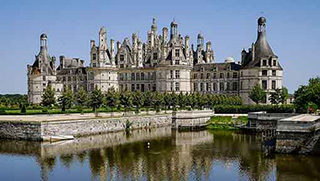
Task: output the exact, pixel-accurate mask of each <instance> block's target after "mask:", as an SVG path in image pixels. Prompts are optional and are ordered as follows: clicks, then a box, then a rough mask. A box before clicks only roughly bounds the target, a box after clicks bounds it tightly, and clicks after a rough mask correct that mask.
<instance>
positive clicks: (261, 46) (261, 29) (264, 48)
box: [254, 17, 274, 60]
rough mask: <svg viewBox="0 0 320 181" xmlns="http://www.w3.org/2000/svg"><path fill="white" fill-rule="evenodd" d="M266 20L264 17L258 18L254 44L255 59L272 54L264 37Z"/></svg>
mask: <svg viewBox="0 0 320 181" xmlns="http://www.w3.org/2000/svg"><path fill="white" fill-rule="evenodd" d="M266 22H267V20H266V18H265V17H260V18H259V19H258V37H257V41H256V42H255V44H254V51H255V55H254V57H255V59H256V60H258V59H259V60H260V59H261V58H263V57H270V56H274V53H273V51H272V49H271V47H270V45H269V43H268V41H267V37H266Z"/></svg>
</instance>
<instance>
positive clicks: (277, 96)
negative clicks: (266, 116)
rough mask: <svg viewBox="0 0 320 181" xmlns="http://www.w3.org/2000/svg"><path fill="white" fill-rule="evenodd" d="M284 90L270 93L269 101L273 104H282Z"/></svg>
mask: <svg viewBox="0 0 320 181" xmlns="http://www.w3.org/2000/svg"><path fill="white" fill-rule="evenodd" d="M281 95H282V89H276V90H275V91H274V92H271V93H270V97H269V100H270V102H271V104H280V103H281V102H282V97H281Z"/></svg>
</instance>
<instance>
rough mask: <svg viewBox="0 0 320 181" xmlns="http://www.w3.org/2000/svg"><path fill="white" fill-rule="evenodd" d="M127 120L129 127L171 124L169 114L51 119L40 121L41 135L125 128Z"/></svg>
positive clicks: (153, 126) (96, 132)
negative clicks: (49, 120) (70, 119)
mask: <svg viewBox="0 0 320 181" xmlns="http://www.w3.org/2000/svg"><path fill="white" fill-rule="evenodd" d="M127 121H129V122H130V123H132V124H131V126H130V129H139V128H156V127H164V126H170V125H171V115H170V114H169V115H168V114H167V115H152V116H131V117H121V118H96V119H89V120H72V121H52V122H42V123H41V135H43V136H53V135H73V136H85V135H92V134H101V133H107V132H115V131H122V130H125V129H126V124H127Z"/></svg>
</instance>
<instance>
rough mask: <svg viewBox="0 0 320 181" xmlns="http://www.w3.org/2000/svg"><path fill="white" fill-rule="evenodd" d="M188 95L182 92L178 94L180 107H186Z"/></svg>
mask: <svg viewBox="0 0 320 181" xmlns="http://www.w3.org/2000/svg"><path fill="white" fill-rule="evenodd" d="M186 98H187V97H186V95H184V94H183V93H182V92H180V94H179V95H178V104H179V107H180V109H184V108H185V107H186V104H187V99H186Z"/></svg>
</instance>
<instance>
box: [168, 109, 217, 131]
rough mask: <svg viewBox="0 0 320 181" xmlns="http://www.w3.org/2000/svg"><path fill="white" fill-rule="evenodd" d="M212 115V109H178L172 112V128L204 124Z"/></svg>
mask: <svg viewBox="0 0 320 181" xmlns="http://www.w3.org/2000/svg"><path fill="white" fill-rule="evenodd" d="M212 116H214V112H213V111H212V110H202V111H179V112H174V113H172V126H171V127H172V129H179V128H183V127H184V128H188V127H189V128H194V127H197V126H204V125H205V124H206V122H207V121H208V120H210V118H211V117H212Z"/></svg>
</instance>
